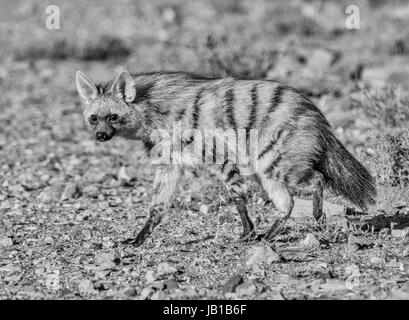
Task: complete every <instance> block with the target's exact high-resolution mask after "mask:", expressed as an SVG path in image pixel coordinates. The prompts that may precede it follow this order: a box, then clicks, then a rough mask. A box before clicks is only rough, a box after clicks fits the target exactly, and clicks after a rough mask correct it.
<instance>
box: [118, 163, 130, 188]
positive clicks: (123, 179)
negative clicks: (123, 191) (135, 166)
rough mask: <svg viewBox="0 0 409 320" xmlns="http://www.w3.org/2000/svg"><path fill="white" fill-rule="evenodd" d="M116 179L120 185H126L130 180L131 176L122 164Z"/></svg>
mask: <svg viewBox="0 0 409 320" xmlns="http://www.w3.org/2000/svg"><path fill="white" fill-rule="evenodd" d="M118 180H119V182H120V183H121V184H122V185H127V184H129V183H130V182H131V180H132V177H130V176H129V175H128V173H127V172H126V168H125V167H124V166H122V167H121V168H120V169H119V171H118Z"/></svg>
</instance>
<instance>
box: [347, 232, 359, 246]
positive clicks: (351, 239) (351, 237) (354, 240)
mask: <svg viewBox="0 0 409 320" xmlns="http://www.w3.org/2000/svg"><path fill="white" fill-rule="evenodd" d="M358 243H360V240H359V238H358V237H356V236H354V235H352V234H350V235H349V236H348V244H350V245H355V244H358Z"/></svg>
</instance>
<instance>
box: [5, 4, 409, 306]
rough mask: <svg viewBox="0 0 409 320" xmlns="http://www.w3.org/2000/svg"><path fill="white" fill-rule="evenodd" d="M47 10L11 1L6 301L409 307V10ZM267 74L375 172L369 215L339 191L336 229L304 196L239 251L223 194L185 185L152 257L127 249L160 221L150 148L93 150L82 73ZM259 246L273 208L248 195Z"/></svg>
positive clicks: (205, 182) (330, 212)
mask: <svg viewBox="0 0 409 320" xmlns="http://www.w3.org/2000/svg"><path fill="white" fill-rule="evenodd" d="M356 2H358V3H357V5H358V7H359V9H360V19H361V21H360V26H361V29H359V30H348V29H346V28H345V18H346V16H347V15H346V14H345V8H346V6H347V5H348V3H347V1H301V0H300V1H274V2H273V1H261V0H260V1H194V2H193V1H182V0H164V1H149V2H148V1H136V0H132V1H131V0H128V1H126V0H121V1H117V2H115V5H114V4H113V3H111V2H109V1H98V2H97V1H87V2H70V1H54V2H53V3H54V4H56V5H57V6H58V7H59V8H60V13H61V26H60V27H61V28H60V29H59V30H49V29H47V28H46V27H45V19H46V17H47V14H46V13H45V8H46V6H47V5H48V3H47V1H13V2H11V1H10V2H7V3H6V2H2V4H1V5H0V6H1V7H2V8H1V9H2V10H0V11H1V12H2V13H1V15H2V16H1V20H0V21H1V22H0V23H1V29H2V30H4V31H5V32H3V33H2V34H1V36H0V48H1V51H0V88H1V95H0V110H1V112H0V155H1V156H0V166H1V169H0V299H55V298H59V299H83V298H90V299H177V298H183V299H196V298H199V299H208V298H230V299H236V298H244V299H327V298H335V299H408V298H409V285H408V282H407V281H408V279H409V249H408V246H407V244H408V237H409V236H408V229H407V227H408V226H409V218H408V211H409V204H408V196H409V194H408V191H407V185H408V183H409V182H408V181H409V178H408V171H407V168H408V165H409V133H408V129H407V123H408V120H409V112H408V111H407V104H406V103H407V102H408V101H409V99H408V96H407V94H406V92H407V90H406V86H407V85H408V82H409V80H408V79H409V69H408V67H407V66H409V64H408V62H409V44H408V40H409V33H408V31H407V30H409V28H408V27H409V19H408V16H409V6H407V4H406V3H405V1H388V4H387V5H386V4H385V3H383V2H381V1H374V0H372V1H369V0H368V1H356ZM124 68H125V69H128V70H130V71H146V70H153V69H160V70H163V69H168V70H187V71H192V72H199V73H204V74H207V75H214V76H235V77H241V78H268V79H274V80H279V81H282V82H284V83H286V84H290V85H292V86H295V87H297V88H300V89H301V90H303V91H304V92H305V93H306V94H307V95H308V96H309V97H310V98H311V99H312V100H314V102H315V103H316V104H317V105H318V106H319V107H320V108H321V109H322V110H323V112H324V113H325V114H326V116H327V117H328V119H329V121H330V122H331V124H332V125H333V127H334V129H335V131H336V133H337V136H338V137H339V138H340V139H341V140H342V141H343V142H344V144H345V145H346V146H347V147H348V149H349V150H351V151H352V152H353V153H354V154H355V155H356V156H357V157H359V158H360V159H361V160H362V162H364V163H365V164H366V166H367V167H368V168H369V169H370V170H371V171H372V173H373V174H374V176H375V177H376V178H377V183H378V191H379V196H378V203H377V204H376V205H375V206H374V207H372V208H370V209H369V210H368V212H364V213H360V212H357V211H355V210H354V209H351V208H349V207H350V204H348V203H347V202H345V201H344V200H342V199H340V198H336V197H334V196H333V195H331V194H327V195H326V199H327V202H326V206H325V212H326V215H327V221H326V223H316V222H315V221H314V220H313V218H312V217H311V216H312V215H311V201H310V200H309V199H308V198H305V197H299V198H297V205H296V210H295V212H294V216H293V217H292V219H290V221H289V223H288V224H287V227H286V228H285V230H283V232H282V233H281V234H280V236H279V237H278V238H277V240H276V242H275V243H273V244H267V243H263V242H250V243H241V242H239V241H238V238H239V235H240V233H241V224H240V221H239V218H238V216H237V213H236V210H235V208H234V206H233V204H232V203H231V202H230V201H229V199H228V195H227V194H226V193H225V192H224V190H223V188H222V186H219V185H218V184H216V183H215V181H216V180H215V178H214V177H212V176H209V175H208V174H203V175H200V176H199V177H196V176H195V175H194V174H193V173H191V172H186V173H185V177H184V179H183V183H182V185H181V191H180V192H179V193H178V196H177V199H176V201H175V203H174V205H173V207H172V208H171V209H170V211H169V214H168V215H167V217H166V218H165V219H164V221H163V222H162V224H161V225H160V226H159V227H158V228H157V229H156V230H155V232H154V233H153V235H152V237H151V238H149V239H148V241H147V242H146V243H145V244H144V245H143V246H142V247H140V248H133V247H128V246H123V245H121V244H120V241H121V240H123V239H125V238H127V237H129V236H131V235H133V234H134V233H135V232H136V231H138V230H139V229H140V228H141V226H142V224H143V221H144V219H145V217H146V214H147V207H148V204H149V201H150V198H151V192H152V191H151V187H152V180H153V172H152V169H151V167H150V165H149V161H148V160H147V159H146V158H144V156H143V152H142V148H141V145H140V144H139V143H138V142H129V141H125V140H121V139H114V140H113V141H111V142H109V143H99V142H95V141H93V140H92V138H91V137H90V135H89V134H88V133H87V132H86V130H85V124H84V121H83V118H82V107H81V105H80V101H79V98H78V96H77V92H76V89H75V83H74V78H75V77H74V75H75V71H76V70H83V71H84V72H85V73H86V74H88V75H90V76H91V77H92V78H93V79H101V80H107V79H109V78H110V77H112V76H113V75H114V74H116V73H117V72H118V71H119V70H121V69H124ZM249 210H250V212H251V216H252V218H253V220H254V221H255V223H256V225H257V229H258V230H259V231H260V232H261V231H262V230H265V229H266V228H268V226H269V225H270V224H271V223H272V221H273V219H274V214H275V211H274V209H273V208H271V207H270V206H267V205H264V202H263V200H262V198H261V195H260V193H259V190H257V188H256V187H255V186H253V187H252V189H251V192H250V198H249Z"/></svg>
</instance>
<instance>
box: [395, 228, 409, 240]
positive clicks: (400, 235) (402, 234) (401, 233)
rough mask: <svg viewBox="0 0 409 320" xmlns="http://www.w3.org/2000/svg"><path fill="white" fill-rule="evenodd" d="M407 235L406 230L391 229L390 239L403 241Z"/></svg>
mask: <svg viewBox="0 0 409 320" xmlns="http://www.w3.org/2000/svg"><path fill="white" fill-rule="evenodd" d="M407 233H408V231H407V229H393V230H392V232H391V235H392V237H394V238H401V239H403V238H404V237H405V236H406V234H407Z"/></svg>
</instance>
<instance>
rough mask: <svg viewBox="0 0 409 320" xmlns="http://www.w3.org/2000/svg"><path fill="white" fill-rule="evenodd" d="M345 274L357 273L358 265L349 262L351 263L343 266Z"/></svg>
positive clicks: (353, 274)
mask: <svg viewBox="0 0 409 320" xmlns="http://www.w3.org/2000/svg"><path fill="white" fill-rule="evenodd" d="M345 275H347V276H351V275H352V276H356V275H359V267H358V266H357V265H356V264H351V265H349V266H347V267H345Z"/></svg>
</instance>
